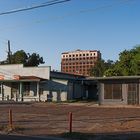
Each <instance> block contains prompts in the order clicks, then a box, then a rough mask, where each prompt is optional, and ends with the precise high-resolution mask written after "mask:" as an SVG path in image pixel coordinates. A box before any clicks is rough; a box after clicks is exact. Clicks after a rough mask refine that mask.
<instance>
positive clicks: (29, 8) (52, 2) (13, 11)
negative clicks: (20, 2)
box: [0, 0, 70, 16]
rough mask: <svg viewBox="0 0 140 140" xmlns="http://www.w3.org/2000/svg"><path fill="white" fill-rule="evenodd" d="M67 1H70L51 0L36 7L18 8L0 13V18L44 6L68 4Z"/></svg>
mask: <svg viewBox="0 0 140 140" xmlns="http://www.w3.org/2000/svg"><path fill="white" fill-rule="evenodd" d="M68 1H70V0H52V1H48V2H45V3H42V4H39V5H36V6H30V7H27V8H20V9H15V10H10V11H6V12H2V13H0V16H2V15H8V14H13V13H18V12H23V11H27V10H33V9H37V8H42V7H46V6H51V5H54V4H59V3H64V2H68Z"/></svg>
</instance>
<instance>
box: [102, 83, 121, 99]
mask: <svg viewBox="0 0 140 140" xmlns="http://www.w3.org/2000/svg"><path fill="white" fill-rule="evenodd" d="M104 99H122V85H121V84H104Z"/></svg>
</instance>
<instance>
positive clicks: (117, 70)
mask: <svg viewBox="0 0 140 140" xmlns="http://www.w3.org/2000/svg"><path fill="white" fill-rule="evenodd" d="M91 75H92V76H131V75H140V45H139V46H136V47H134V48H133V49H131V50H124V51H122V52H121V53H120V54H119V60H117V61H116V62H113V61H111V60H109V61H107V62H105V60H98V61H97V63H96V64H95V67H93V68H92V69H91Z"/></svg>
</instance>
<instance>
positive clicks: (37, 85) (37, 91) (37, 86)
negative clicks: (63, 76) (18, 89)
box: [36, 82, 40, 101]
mask: <svg viewBox="0 0 140 140" xmlns="http://www.w3.org/2000/svg"><path fill="white" fill-rule="evenodd" d="M36 93H37V97H38V101H40V94H39V82H37V83H36Z"/></svg>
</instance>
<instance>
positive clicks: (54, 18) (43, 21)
mask: <svg viewBox="0 0 140 140" xmlns="http://www.w3.org/2000/svg"><path fill="white" fill-rule="evenodd" d="M53 1H57V0H53ZM131 1H133V0H122V1H120V2H117V3H115V4H108V5H103V6H100V7H95V8H89V9H81V10H79V11H75V12H71V13H66V14H64V15H62V16H54V17H50V18H48V19H47V20H46V19H44V20H43V19H41V20H36V21H32V22H30V23H29V24H19V25H15V26H13V27H9V28H7V30H9V29H16V28H20V27H26V26H32V25H33V24H39V23H45V22H50V21H57V20H62V19H65V18H68V17H74V16H77V15H79V14H86V13H94V12H97V11H100V10H106V9H108V8H112V7H115V6H119V5H123V4H125V3H128V2H131ZM0 30H1V31H2V30H6V29H0Z"/></svg>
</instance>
